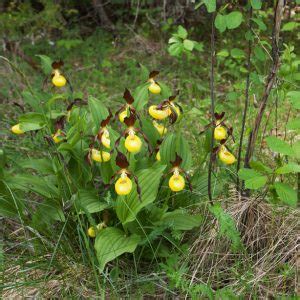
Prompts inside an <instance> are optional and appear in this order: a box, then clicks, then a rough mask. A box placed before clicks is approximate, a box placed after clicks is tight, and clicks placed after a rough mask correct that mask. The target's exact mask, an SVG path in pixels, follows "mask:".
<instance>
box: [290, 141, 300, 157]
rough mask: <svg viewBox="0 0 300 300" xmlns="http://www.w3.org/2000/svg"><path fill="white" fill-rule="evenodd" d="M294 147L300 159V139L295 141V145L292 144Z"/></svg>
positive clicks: (296, 155)
mask: <svg viewBox="0 0 300 300" xmlns="http://www.w3.org/2000/svg"><path fill="white" fill-rule="evenodd" d="M292 149H293V151H294V153H295V155H294V157H295V158H296V159H299V160H300V141H297V142H295V143H294V144H293V145H292Z"/></svg>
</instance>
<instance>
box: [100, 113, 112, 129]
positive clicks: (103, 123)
mask: <svg viewBox="0 0 300 300" xmlns="http://www.w3.org/2000/svg"><path fill="white" fill-rule="evenodd" d="M108 111H109V115H108V116H107V118H106V119H105V120H103V121H102V122H101V123H100V125H101V127H105V126H106V125H107V124H108V123H109V121H110V119H111V118H112V116H113V115H112V113H111V110H110V109H109V110H108Z"/></svg>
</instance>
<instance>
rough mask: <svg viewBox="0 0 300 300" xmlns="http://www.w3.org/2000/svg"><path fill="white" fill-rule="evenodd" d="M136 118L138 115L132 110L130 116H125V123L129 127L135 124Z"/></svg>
mask: <svg viewBox="0 0 300 300" xmlns="http://www.w3.org/2000/svg"><path fill="white" fill-rule="evenodd" d="M135 120H136V117H135V115H134V114H133V113H131V112H130V116H129V117H126V118H124V123H125V124H126V126H127V127H131V126H133V125H134V123H135Z"/></svg>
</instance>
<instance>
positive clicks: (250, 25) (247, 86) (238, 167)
mask: <svg viewBox="0 0 300 300" xmlns="http://www.w3.org/2000/svg"><path fill="white" fill-rule="evenodd" d="M251 18H252V7H250V9H249V18H248V29H249V32H251V31H252V22H251ZM251 50H252V41H251V39H249V41H248V51H247V72H248V73H247V78H246V88H245V106H244V112H243V120H242V129H241V136H240V144H239V152H238V159H237V167H236V172H237V173H238V172H239V170H240V164H241V155H242V148H243V139H244V132H245V124H246V119H247V111H248V106H249V87H250V73H251V52H252V51H251ZM236 189H237V190H238V191H239V189H240V182H239V176H237V181H236Z"/></svg>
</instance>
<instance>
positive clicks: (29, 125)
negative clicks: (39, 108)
mask: <svg viewBox="0 0 300 300" xmlns="http://www.w3.org/2000/svg"><path fill="white" fill-rule="evenodd" d="M19 121H20V127H21V129H22V130H23V131H25V132H26V131H31V130H38V129H41V128H43V127H45V126H46V119H45V117H44V115H43V114H39V113H33V112H30V113H27V114H25V115H21V116H20V118H19Z"/></svg>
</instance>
